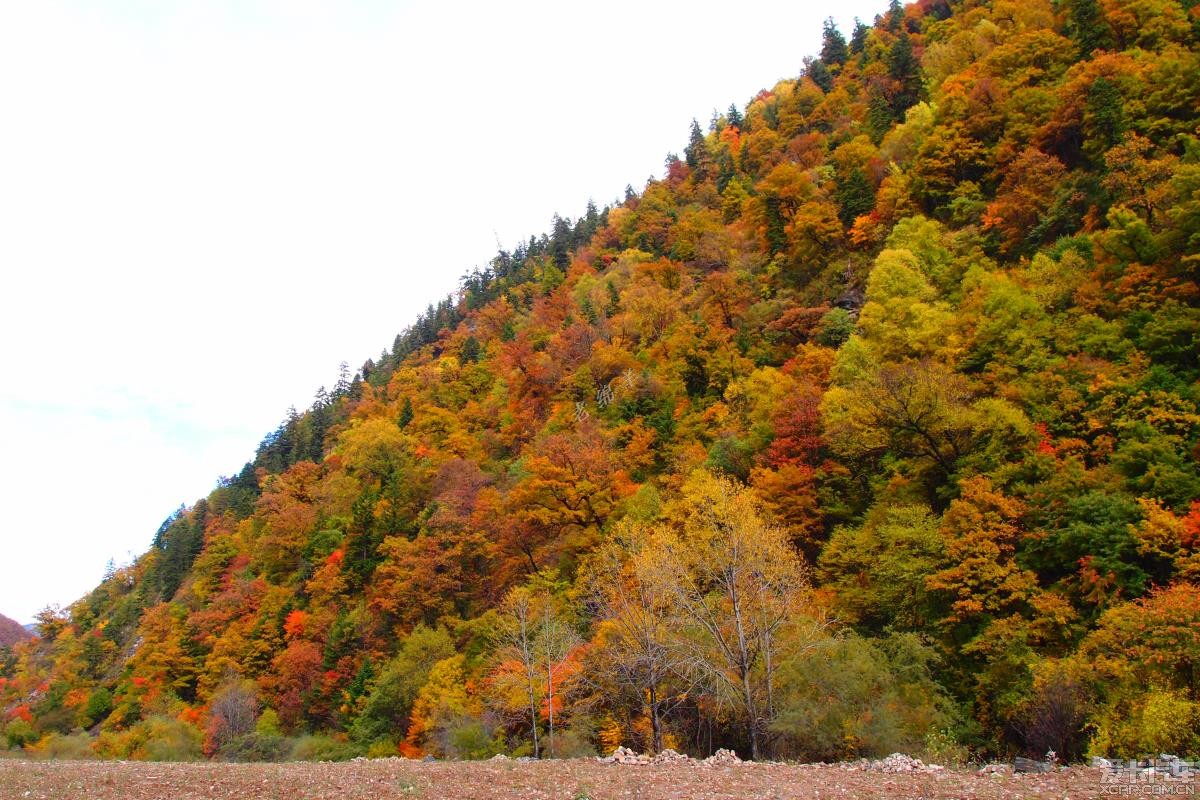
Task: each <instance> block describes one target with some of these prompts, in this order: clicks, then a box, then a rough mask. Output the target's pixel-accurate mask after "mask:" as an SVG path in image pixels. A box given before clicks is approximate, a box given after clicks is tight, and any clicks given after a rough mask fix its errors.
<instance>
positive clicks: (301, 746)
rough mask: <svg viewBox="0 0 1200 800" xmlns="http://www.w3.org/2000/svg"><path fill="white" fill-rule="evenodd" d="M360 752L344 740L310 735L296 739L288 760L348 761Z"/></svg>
mask: <svg viewBox="0 0 1200 800" xmlns="http://www.w3.org/2000/svg"><path fill="white" fill-rule="evenodd" d="M360 752H361V751H360V750H359V748H357V747H356V746H354V745H353V744H351V743H350V742H348V741H346V740H345V739H344V738H343V739H339V738H337V737H334V736H326V735H324V734H312V735H308V736H301V737H300V738H299V739H296V741H295V743H294V744H292V750H291V752H290V753H289V754H288V758H289V759H290V760H292V761H349V760H350V759H352V758H355V757H357V756H358V755H359V753H360Z"/></svg>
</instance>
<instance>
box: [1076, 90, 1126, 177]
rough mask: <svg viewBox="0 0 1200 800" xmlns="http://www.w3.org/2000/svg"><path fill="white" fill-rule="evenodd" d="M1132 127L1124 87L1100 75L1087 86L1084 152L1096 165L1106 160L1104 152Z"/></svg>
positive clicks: (1084, 113)
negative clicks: (1123, 91)
mask: <svg viewBox="0 0 1200 800" xmlns="http://www.w3.org/2000/svg"><path fill="white" fill-rule="evenodd" d="M1128 127H1129V121H1128V119H1126V116H1125V105H1124V101H1123V100H1122V98H1121V89H1120V87H1119V86H1117V84H1116V83H1115V82H1113V81H1111V80H1109V79H1108V78H1106V77H1104V76H1103V75H1101V76H1100V77H1099V78H1096V80H1094V81H1092V85H1091V88H1089V89H1088V94H1087V105H1086V107H1085V108H1084V112H1083V132H1084V142H1083V152H1084V155H1086V156H1087V157H1088V159H1090V160H1091V162H1092V163H1093V164H1096V165H1100V164H1103V163H1104V154H1105V153H1107V152H1108V151H1109V150H1110V149H1111V148H1112V147H1114V146H1115V145H1117V144H1119V143H1120V141H1121V137H1122V136H1124V135H1125V131H1126V130H1127V129H1128Z"/></svg>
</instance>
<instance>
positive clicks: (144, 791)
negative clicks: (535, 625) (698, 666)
mask: <svg viewBox="0 0 1200 800" xmlns="http://www.w3.org/2000/svg"><path fill="white" fill-rule="evenodd" d="M891 759H892V760H891V763H887V762H888V761H889V760H888V759H883V760H881V761H879V762H857V763H852V764H835V765H789V764H751V763H745V762H738V761H737V760H736V756H734V757H732V758H729V757H726V756H720V757H714V759H713V760H712V761H710V762H709V763H707V764H705V763H704V762H697V761H692V760H690V759H686V757H683V756H678V757H670V756H668V757H666V758H663V757H662V756H660V757H659V761H658V763H621V762H620V760H618V761H616V762H608V763H606V762H604V761H600V760H596V759H574V760H567V761H541V762H536V761H514V760H510V759H505V758H499V757H498V758H497V759H493V760H492V761H476V762H457V763H451V762H422V761H407V760H404V759H378V760H372V761H366V760H359V761H351V762H343V763H287V764H220V763H211V762H203V763H191V764H178V763H173V764H161V763H147V762H103V761H21V760H0V798H4V800H10V798H11V799H12V800H25V799H26V798H28V799H29V800H152V799H153V800H158V798H163V800H167V799H168V798H169V799H170V800H210V799H211V800H219V799H220V798H238V800H260V799H261V800H267V799H268V798H270V799H271V800H318V799H320V800H325V799H326V798H328V799H329V800H390V799H391V798H499V799H500V800H506V799H507V798H545V799H546V800H549V799H551V798H554V799H555V800H557V799H558V798H562V800H584V798H592V800H608V799H609V798H612V799H613V800H625V799H626V798H629V799H630V800H650V798H689V799H690V798H723V799H725V800H744V799H749V798H779V799H780V800H783V798H843V799H845V798H858V797H885V798H963V799H965V798H997V799H999V798H1017V797H1044V798H1054V799H1055V800H1058V799H1059V798H1077V797H1099V796H1100V795H1101V790H1102V788H1104V787H1102V785H1101V783H1100V776H1101V771H1100V770H1098V769H1091V768H1086V767H1073V768H1071V769H1069V770H1065V771H1055V772H1052V773H1049V774H1046V773H1043V774H1016V775H1014V774H1011V773H1010V772H1006V771H1003V770H1000V771H994V772H987V771H984V772H980V771H979V770H976V769H971V770H965V769H964V770H958V769H944V768H941V767H933V766H931V765H924V764H920V762H915V759H907V760H902V759H906V757H903V756H901V757H900V758H899V759H897V758H896V757H891ZM913 762H915V764H916V765H920V766H916V765H914V763H913Z"/></svg>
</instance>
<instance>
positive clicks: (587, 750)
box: [546, 728, 596, 758]
mask: <svg viewBox="0 0 1200 800" xmlns="http://www.w3.org/2000/svg"><path fill="white" fill-rule="evenodd" d="M546 755H547V756H549V757H550V758H591V757H592V756H594V755H596V748H595V747H594V746H592V743H591V741H590V739H589V737H588V736H587V735H586V734H584V733H582V732H580V731H579V730H577V729H575V728H566V729H564V730H561V731H560V730H557V729H556V730H555V731H554V747H551V746H550V742H549V741H548V740H547V741H546Z"/></svg>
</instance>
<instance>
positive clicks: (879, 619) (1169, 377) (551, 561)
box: [0, 0, 1200, 763]
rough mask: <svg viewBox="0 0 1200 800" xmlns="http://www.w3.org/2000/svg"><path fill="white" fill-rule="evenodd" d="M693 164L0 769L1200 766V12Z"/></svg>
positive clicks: (603, 223)
mask: <svg viewBox="0 0 1200 800" xmlns="http://www.w3.org/2000/svg"><path fill="white" fill-rule="evenodd" d="M802 55H803V54H802V53H798V54H797V55H796V58H797V60H798V61H799V59H800V57H801V56H802ZM681 123H682V124H681V126H680V128H681V131H680V132H681V136H680V141H681V143H683V142H685V141H686V145H685V146H684V147H682V149H681V151H680V152H679V153H678V154H670V155H668V156H667V160H666V164H665V169H664V172H663V177H662V178H661V179H652V180H650V181H649V182H648V183H646V184H645V185H644V186H643V187H641V188H640V189H637V188H634V187H633V186H630V188H629V189H627V190H626V193H625V196H624V198H623V199H622V200H621V201H620V202H617V203H615V204H613V205H611V206H608V207H603V208H600V207H597V205H595V204H592V203H588V204H587V206H586V208H585V209H584V210H583V211H582V213H580V214H579V216H578V217H576V218H568V217H560V216H556V217H554V219H553V221H552V225H551V228H550V230H548V231H547V232H546V233H545V234H542V235H537V236H532V237H530V238H529V239H528V240H527V241H525V242H523V243H521V244H520V245H519V246H517V247H515V248H514V249H512V250H504V251H501V252H498V253H497V254H496V256H495V257H494V258H493V259H492V260H491V261H490V263H488V264H487V265H486V266H484V267H482V268H478V269H474V270H472V271H470V272H469V273H467V274H466V275H464V276H463V277H462V280H461V284H460V289H459V291H458V292H457V293H456V294H455V295H454V296H453V297H448V298H445V299H443V300H441V301H440V302H437V303H436V304H434V305H431V306H430V307H429V308H428V310H427V311H426V312H425V313H424V314H423V315H421V317H420V318H419V319H418V320H416V321H415V322H414V323H413V324H412V325H410V326H409V327H408V328H406V329H405V330H404V331H403V332H402V333H401V334H400V335H399V336H397V337H396V339H395V341H394V342H393V343H392V344H391V346H390V347H389V348H388V349H385V350H384V351H383V352H382V353H381V354H380V355H379V356H378V357H376V358H373V359H371V360H369V361H367V362H366V363H364V364H362V365H361V367H360V368H358V369H353V368H350V367H348V368H343V371H342V375H341V378H340V379H339V381H338V382H337V384H336V385H335V386H333V387H332V388H329V389H325V388H323V389H321V390H320V391H319V392H318V393H317V395H316V397H315V399H314V401H313V403H312V406H311V407H310V408H308V409H307V410H304V411H302V412H297V411H292V412H290V413H289V414H288V415H287V416H286V418H285V419H284V420H283V422H282V423H281V424H280V425H279V427H278V428H277V429H276V430H275V431H273V432H272V433H270V434H269V435H268V436H267V437H266V438H265V439H264V440H263V442H262V444H261V445H260V446H259V448H258V451H257V454H256V456H255V458H254V460H253V462H252V463H249V464H247V465H246V466H245V467H244V468H243V469H241V470H240V471H239V472H237V473H236V474H235V475H234V476H233V477H227V478H222V479H221V480H220V481H219V483H218V485H217V487H216V488H215V489H214V490H213V491H212V492H211V493H210V494H209V495H208V496H207V497H204V498H201V499H199V500H197V501H196V502H195V503H194V504H192V505H191V506H190V507H186V508H181V509H180V510H179V511H178V512H177V513H175V514H174V515H172V516H171V517H170V518H169V519H167V520H166V521H165V522H164V523H163V524H162V527H161V528H160V529H159V530H158V532H157V533H156V534H155V536H154V539H153V544H152V546H151V547H150V549H149V550H148V551H147V552H146V553H145V554H143V555H142V556H140V557H138V558H137V559H136V560H134V561H133V562H132V563H129V564H126V565H120V566H114V567H113V568H112V569H110V570H109V573H108V575H107V576H106V577H105V579H104V580H103V582H102V583H101V584H100V585H98V586H97V587H96V588H95V589H94V590H93V591H91V592H90V593H89V594H88V595H87V596H85V597H83V598H82V599H80V600H79V601H78V602H77V603H75V604H73V605H71V606H70V607H69V608H66V609H62V610H59V609H47V610H46V611H45V612H43V613H42V614H41V615H40V617H39V620H38V630H37V634H38V635H37V637H36V638H32V639H28V640H25V641H17V642H14V643H13V644H11V645H10V646H6V647H3V648H0V749H2V748H4V747H9V748H14V749H16V748H23V749H24V750H25V751H26V752H27V753H31V754H43V755H50V756H52V755H56V754H57V755H63V756H71V757H78V756H80V755H88V756H92V757H104V758H120V759H190V758H213V759H223V760H275V759H286V758H311V759H344V758H350V757H353V756H358V755H366V756H371V757H376V756H392V755H402V756H408V757H424V756H426V755H431V756H433V757H436V758H438V759H448V758H453V759H472V758H488V757H491V756H493V755H496V754H499V753H504V754H507V755H509V756H520V755H528V756H536V757H543V758H545V757H569V756H578V755H587V754H597V753H607V752H611V751H612V750H613V749H614V748H616V747H617V746H619V745H624V746H628V747H632V748H634V749H635V750H638V751H646V752H656V751H660V750H662V749H665V748H672V749H675V750H677V751H680V752H686V753H690V754H693V755H698V756H706V755H709V754H711V753H712V752H714V751H715V750H716V749H718V748H730V749H733V750H736V751H737V753H738V754H739V755H741V756H742V757H743V758H755V759H800V760H806V761H814V760H834V759H850V758H857V757H860V756H876V755H886V754H888V753H891V752H894V751H903V752H907V753H914V754H921V755H922V756H923V757H928V758H930V759H934V760H937V761H938V762H939V763H955V762H961V761H965V760H967V759H969V758H992V757H1007V756H1013V755H1018V754H1025V755H1031V756H1041V755H1042V754H1044V753H1045V752H1046V751H1048V750H1053V751H1055V753H1056V754H1058V756H1059V757H1060V758H1062V759H1064V760H1078V759H1081V758H1084V757H1086V756H1088V755H1103V756H1123V757H1129V756H1134V755H1139V754H1146V753H1159V752H1170V753H1179V754H1181V755H1183V754H1191V755H1197V754H1200V468H1198V465H1197V462H1198V459H1200V289H1198V288H1197V278H1198V277H1200V4H1198V3H1197V2H1196V0H919V2H916V3H912V4H909V5H907V6H902V5H900V3H899V2H893V3H892V5H891V6H890V8H888V9H887V10H886V11H884V13H882V14H881V15H880V16H878V17H876V18H875V19H874V20H873V21H872V22H871V23H870V24H867V23H859V24H858V25H857V26H855V27H854V29H853V30H850V31H841V30H839V29H838V28H837V27H836V26H835V25H834V23H833V22H832V21H830V22H828V23H827V24H826V27H825V29H824V32H823V37H822V47H821V50H820V53H819V54H817V55H814V56H812V57H809V58H805V59H804V61H803V68H802V70H801V72H800V74H799V75H798V76H797V77H789V78H785V79H783V80H780V81H779V82H778V83H776V84H775V85H774V86H773V87H771V88H770V89H768V90H763V91H761V92H759V93H758V94H757V95H755V96H754V97H752V98H751V99H750V100H749V102H747V103H745V104H735V105H733V106H730V107H729V108H728V110H727V111H725V112H723V113H718V114H714V115H713V117H712V119H711V120H699V121H694V122H692V124H691V128H690V132H689V131H688V128H687V120H682V121H681ZM581 157H583V156H581ZM582 205H583V204H582V203H581V206H582ZM481 224H482V223H481Z"/></svg>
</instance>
